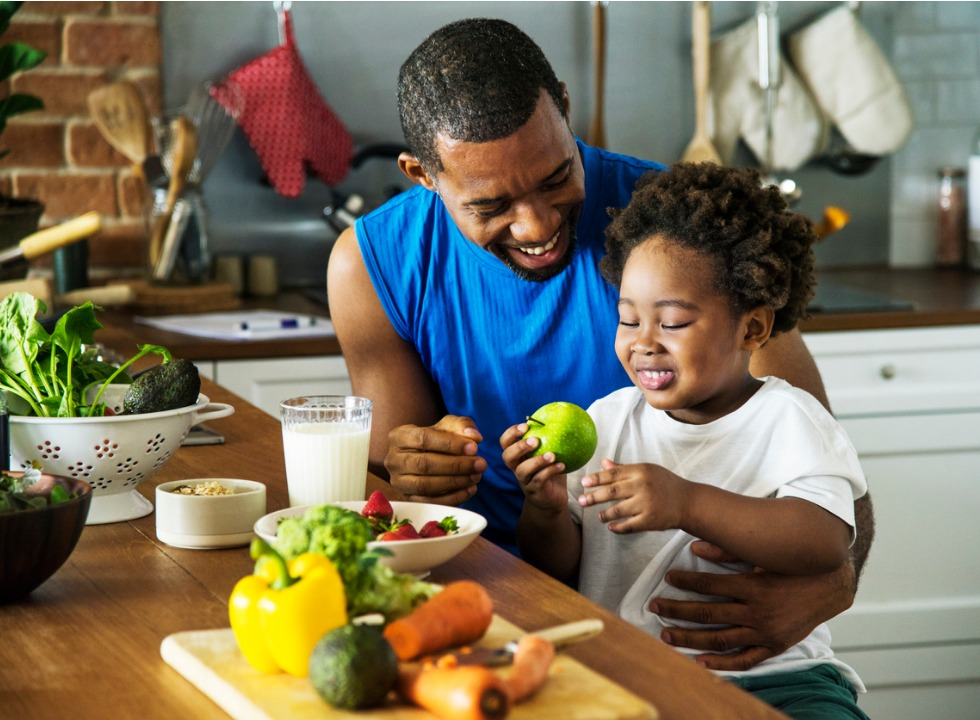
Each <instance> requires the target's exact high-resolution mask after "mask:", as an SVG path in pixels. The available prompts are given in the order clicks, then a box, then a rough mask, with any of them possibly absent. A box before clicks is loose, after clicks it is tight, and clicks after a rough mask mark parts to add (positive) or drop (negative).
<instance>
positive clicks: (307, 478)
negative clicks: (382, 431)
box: [282, 422, 371, 507]
mask: <svg viewBox="0 0 980 720" xmlns="http://www.w3.org/2000/svg"><path fill="white" fill-rule="evenodd" d="M370 440H371V432H370V430H362V429H359V428H358V427H357V426H356V425H355V424H353V423H348V422H317V423H302V424H299V425H296V426H294V427H293V428H291V429H288V430H287V429H286V428H285V427H283V429H282V442H283V448H284V450H285V455H286V485H287V487H288V489H289V504H290V506H293V507H295V506H297V505H322V504H324V503H332V502H340V501H344V500H363V499H364V494H365V489H366V487H367V464H368V446H369V445H370Z"/></svg>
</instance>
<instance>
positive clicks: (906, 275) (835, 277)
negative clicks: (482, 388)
mask: <svg viewBox="0 0 980 720" xmlns="http://www.w3.org/2000/svg"><path fill="white" fill-rule="evenodd" d="M817 281H818V287H819V288H820V291H826V293H823V292H821V295H823V294H826V295H829V296H831V297H832V298H833V296H834V295H835V293H836V290H835V288H841V287H843V288H845V289H847V290H857V291H860V292H861V293H863V294H868V295H876V296H879V297H880V298H882V299H888V300H892V301H894V300H899V301H906V302H907V303H909V304H911V309H908V308H900V309H890V310H886V311H878V310H876V311H868V310H862V309H859V308H847V309H837V310H834V311H831V312H814V313H812V315H811V317H810V319H809V320H805V321H804V322H803V323H801V325H800V329H801V330H802V331H803V332H832V331H841V330H880V329H889V328H909V327H930V326H942V325H962V324H971V323H977V324H980V272H971V271H968V270H939V269H913V270H893V269H887V268H865V269H853V270H850V269H841V270H821V271H818V273H817ZM820 291H818V292H820ZM243 307H244V309H249V308H271V309H276V310H285V311H289V312H296V313H304V314H310V315H318V316H322V317H326V316H327V314H328V313H327V307H326V305H324V304H323V303H320V302H316V301H314V300H312V299H310V298H309V297H308V296H307V295H306V294H305V293H302V292H299V291H292V292H284V293H282V294H281V295H280V296H279V297H278V298H276V299H275V300H273V301H269V300H262V301H259V300H248V301H246V302H245V303H244V305H243ZM101 320H102V322H103V324H105V325H106V326H107V327H106V329H104V330H101V331H100V334H99V335H98V336H97V337H98V339H100V340H101V341H102V342H103V343H105V344H106V345H109V346H112V347H116V348H125V347H132V348H133V349H134V351H135V347H136V344H137V343H147V342H150V343H156V344H159V345H163V346H165V347H167V348H168V349H169V350H170V351H171V352H172V353H173V354H174V355H175V356H176V357H184V358H187V359H189V360H199V361H205V360H236V359H237V360H245V359H262V358H266V359H268V358H283V357H309V356H319V355H338V354H340V344H339V343H338V342H337V339H336V338H313V339H298V340H249V341H240V340H234V341H233V340H213V339H209V338H202V337H194V336H190V335H184V334H180V333H173V332H167V331H164V330H158V329H156V328H152V327H149V326H147V325H142V324H139V323H136V322H134V321H133V316H132V314H130V313H127V312H125V311H122V310H107V311H106V312H105V313H103V314H102V316H101Z"/></svg>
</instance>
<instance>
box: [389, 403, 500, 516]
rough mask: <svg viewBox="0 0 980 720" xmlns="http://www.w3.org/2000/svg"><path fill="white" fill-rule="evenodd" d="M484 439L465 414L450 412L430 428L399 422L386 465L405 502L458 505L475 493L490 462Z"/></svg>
mask: <svg viewBox="0 0 980 720" xmlns="http://www.w3.org/2000/svg"><path fill="white" fill-rule="evenodd" d="M482 439H483V436H482V435H481V434H480V431H479V430H477V428H476V425H474V423H473V421H472V420H471V419H470V418H467V417H459V416H457V415H447V416H445V417H444V418H442V419H441V420H440V421H439V422H437V423H436V424H435V425H433V426H431V427H419V426H418V425H399V426H398V427H396V428H395V429H393V430H392V431H391V432H390V433H389V434H388V454H387V455H386V456H385V468H386V469H387V470H388V473H389V477H390V480H391V484H392V485H393V486H395V488H397V489H398V490H399V491H401V492H402V494H403V495H404V496H405V498H406V499H407V500H411V501H415V502H433V503H439V504H442V505H459V504H460V503H462V502H464V501H465V500H468V499H469V498H470V497H472V496H473V495H474V494H475V493H476V484H477V483H478V482H480V477H481V476H482V475H483V471H484V470H486V469H487V461H486V460H484V459H483V458H481V457H478V456H477V454H476V453H477V443H479V442H480V441H481V440H482Z"/></svg>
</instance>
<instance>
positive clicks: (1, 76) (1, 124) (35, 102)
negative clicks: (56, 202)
mask: <svg viewBox="0 0 980 720" xmlns="http://www.w3.org/2000/svg"><path fill="white" fill-rule="evenodd" d="M21 5H23V3H22V2H0V37H2V36H3V34H4V33H5V32H7V29H8V28H9V27H10V20H11V18H12V17H13V16H14V13H16V12H17V11H18V10H19V9H20V6H21ZM45 57H47V53H45V52H43V51H41V50H38V49H36V48H33V47H31V46H30V45H27V44H25V43H21V42H12V43H7V44H4V45H0V83H4V82H7V81H9V80H10V77H11V76H12V75H14V74H16V73H19V72H24V71H25V70H30V69H31V68H35V67H37V66H38V65H40V64H41V63H42V62H43V61H44V58H45ZM43 108H44V103H42V102H41V100H40V98H37V97H35V96H34V95H27V94H25V93H10V94H9V95H7V97H5V98H3V99H2V100H0V135H2V134H3V131H4V130H6V128H7V119H8V118H10V117H13V116H14V115H21V114H23V113H28V112H34V111H36V110H42V109H43ZM9 152H10V150H9V149H7V148H4V147H3V146H2V143H0V158H3V157H4V156H5V155H7V154H8V153H9ZM43 212H44V205H42V204H41V203H40V202H39V201H37V200H31V199H19V198H12V197H6V196H3V195H0V249H3V248H6V247H9V246H11V245H14V244H16V243H17V242H19V241H20V240H21V239H22V238H24V237H25V236H27V235H29V234H30V233H32V232H34V231H35V230H37V224H38V221H39V220H40V219H41V214H42V213H43ZM23 275H24V268H23V267H18V266H16V265H15V266H13V267H11V268H8V269H7V270H0V280H4V279H9V278H16V277H23Z"/></svg>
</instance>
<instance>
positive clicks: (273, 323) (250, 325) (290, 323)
mask: <svg viewBox="0 0 980 720" xmlns="http://www.w3.org/2000/svg"><path fill="white" fill-rule="evenodd" d="M314 325H316V318H315V317H295V318H280V319H278V320H245V321H242V322H240V323H238V329H239V330H260V331H261V330H294V329H296V328H305V327H313V326H314Z"/></svg>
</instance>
